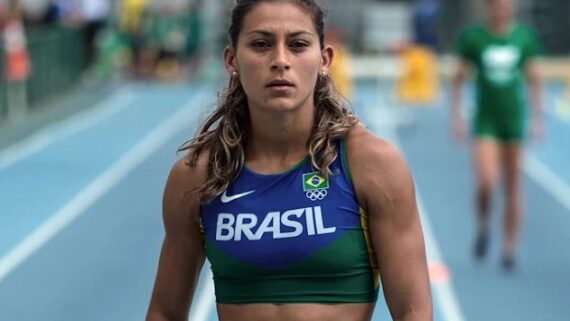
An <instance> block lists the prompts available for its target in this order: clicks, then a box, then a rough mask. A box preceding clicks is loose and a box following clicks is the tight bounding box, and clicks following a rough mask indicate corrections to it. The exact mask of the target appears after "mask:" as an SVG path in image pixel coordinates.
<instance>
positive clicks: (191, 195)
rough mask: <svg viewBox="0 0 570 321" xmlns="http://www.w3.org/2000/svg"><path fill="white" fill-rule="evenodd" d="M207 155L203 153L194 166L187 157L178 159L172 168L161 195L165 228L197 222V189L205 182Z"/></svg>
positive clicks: (198, 202)
mask: <svg viewBox="0 0 570 321" xmlns="http://www.w3.org/2000/svg"><path fill="white" fill-rule="evenodd" d="M208 158H209V153H208V152H203V153H202V154H200V156H199V158H198V162H197V164H196V165H195V166H190V163H189V160H188V157H186V156H184V157H182V158H180V159H178V160H177V161H176V162H175V163H174V165H173V166H172V168H171V170H170V173H169V175H168V179H167V181H166V186H165V188H164V195H163V204H162V205H163V216H164V221H165V222H164V223H165V225H166V227H167V230H168V227H169V226H171V225H173V226H176V225H181V226H184V225H186V224H194V223H196V222H198V220H199V208H200V201H199V193H198V191H197V188H198V187H199V186H200V185H201V184H202V183H203V182H204V181H205V178H206V173H207V169H208Z"/></svg>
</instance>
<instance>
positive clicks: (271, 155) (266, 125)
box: [246, 108, 315, 170]
mask: <svg viewBox="0 0 570 321" xmlns="http://www.w3.org/2000/svg"><path fill="white" fill-rule="evenodd" d="M314 118H315V116H314V108H303V109H302V110H299V111H295V112H291V113H282V112H273V111H270V112H263V111H262V112H259V113H255V114H254V113H251V114H250V119H251V127H250V128H251V131H250V135H249V139H248V143H247V147H246V162H248V164H249V165H250V166H251V165H252V163H255V164H258V166H262V167H265V168H267V169H268V170H270V169H269V168H273V169H278V168H281V167H289V166H290V165H293V164H296V163H298V162H299V161H300V160H301V159H303V158H304V157H305V156H306V154H307V141H308V139H309V137H310V135H311V130H312V127H313V121H314ZM260 164H267V165H268V166H267V167H266V166H264V165H260ZM270 164H273V165H270ZM258 166H256V167H258Z"/></svg>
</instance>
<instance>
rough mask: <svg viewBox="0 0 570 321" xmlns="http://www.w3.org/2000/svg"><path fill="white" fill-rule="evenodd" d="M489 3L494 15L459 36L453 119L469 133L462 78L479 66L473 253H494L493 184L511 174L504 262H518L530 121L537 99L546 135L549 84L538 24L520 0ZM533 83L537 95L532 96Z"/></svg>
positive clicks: (535, 121) (534, 121)
mask: <svg viewBox="0 0 570 321" xmlns="http://www.w3.org/2000/svg"><path fill="white" fill-rule="evenodd" d="M485 5H486V7H485V9H486V20H485V21H484V22H482V23H480V24H476V25H474V26H471V27H468V28H467V29H465V30H464V31H463V32H462V33H461V35H460V37H459V39H458V41H457V53H458V55H459V64H458V66H457V70H456V72H455V75H454V77H453V80H452V102H451V108H452V109H451V121H452V123H451V126H452V131H453V134H454V135H455V136H456V137H457V138H458V139H460V140H463V139H464V138H465V135H466V126H465V125H464V122H463V120H462V118H461V117H462V116H461V114H462V113H461V105H462V86H463V84H464V83H465V81H466V80H467V79H468V75H469V73H470V72H471V71H474V73H475V74H476V80H475V92H476V110H475V115H474V119H473V123H472V129H471V130H472V135H473V162H474V165H475V172H476V177H477V188H476V196H475V204H476V205H475V208H476V213H477V227H476V237H475V242H474V253H473V254H474V256H475V258H476V259H482V258H483V257H484V256H485V254H486V253H487V247H488V243H489V229H490V227H489V224H490V223H489V222H490V208H491V198H492V192H493V188H494V187H495V186H496V185H497V180H498V178H499V176H500V175H501V174H503V177H504V185H503V186H504V195H505V209H504V226H503V233H504V235H503V242H502V259H501V263H502V266H503V268H505V269H506V270H512V269H513V267H514V265H515V256H516V250H517V244H518V240H519V236H520V230H521V224H522V220H523V208H522V203H523V202H522V199H521V198H522V195H521V186H520V182H521V163H522V147H523V143H524V139H525V138H526V136H527V135H526V134H527V133H526V131H527V124H528V123H529V121H528V120H529V119H528V117H527V112H526V108H527V105H530V106H531V107H532V113H531V117H530V125H531V128H530V131H531V134H532V135H533V136H534V137H540V136H542V105H541V84H540V80H539V74H538V69H537V65H536V61H535V58H536V56H537V55H538V54H539V53H540V51H541V46H540V41H539V39H538V36H537V34H536V32H535V31H534V30H533V29H531V28H530V27H528V26H524V25H522V24H519V23H518V22H516V21H515V20H514V14H515V5H516V0H486V1H485ZM525 81H526V82H525ZM525 83H528V92H529V94H530V103H527V101H526V98H525V94H524V89H523V87H524V85H525Z"/></svg>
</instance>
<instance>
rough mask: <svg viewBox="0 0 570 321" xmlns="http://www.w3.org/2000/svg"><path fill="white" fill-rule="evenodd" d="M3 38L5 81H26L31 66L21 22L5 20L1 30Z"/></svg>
mask: <svg viewBox="0 0 570 321" xmlns="http://www.w3.org/2000/svg"><path fill="white" fill-rule="evenodd" d="M3 38H4V48H5V51H6V54H5V62H6V80H8V81H24V80H26V79H27V78H28V76H29V75H30V69H31V68H30V67H31V66H30V58H29V56H28V50H27V47H26V36H25V34H24V26H23V25H22V22H21V21H19V20H7V21H6V22H5V24H4V28H3Z"/></svg>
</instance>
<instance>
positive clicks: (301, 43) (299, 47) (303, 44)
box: [289, 40, 310, 51]
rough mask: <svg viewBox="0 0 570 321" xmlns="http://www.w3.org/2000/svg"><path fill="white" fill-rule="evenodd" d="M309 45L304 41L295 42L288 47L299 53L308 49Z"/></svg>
mask: <svg viewBox="0 0 570 321" xmlns="http://www.w3.org/2000/svg"><path fill="white" fill-rule="evenodd" d="M309 45H310V44H309V43H307V42H306V41H302V40H296V41H293V42H291V44H290V45H289V47H291V48H292V49H293V50H296V51H301V50H303V49H305V48H306V47H308V46H309Z"/></svg>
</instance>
